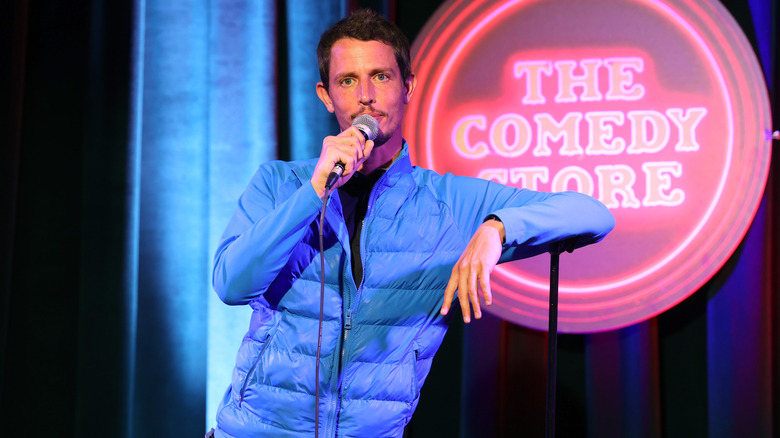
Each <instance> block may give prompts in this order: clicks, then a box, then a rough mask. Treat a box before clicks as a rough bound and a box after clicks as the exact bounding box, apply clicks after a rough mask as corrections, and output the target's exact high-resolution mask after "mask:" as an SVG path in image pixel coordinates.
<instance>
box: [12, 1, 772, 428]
mask: <svg viewBox="0 0 780 438" xmlns="http://www.w3.org/2000/svg"><path fill="white" fill-rule="evenodd" d="M440 3H442V2H441V1H440V0H430V1H421V2H415V4H414V5H410V4H405V3H403V2H395V1H392V0H383V1H353V0H334V1H316V0H302V1H271V0H202V1H195V0H181V1H177V2H167V1H159V0H157V1H153V0H116V1H111V2H109V1H107V0H72V1H69V2H58V1H56V0H42V1H36V2H31V1H27V0H17V1H14V2H6V3H5V4H4V5H3V6H0V8H2V9H0V32H2V38H3V41H5V42H7V43H6V44H5V45H3V46H2V48H1V49H2V52H0V53H1V54H2V58H1V60H2V61H3V63H2V65H4V66H6V67H5V68H6V71H7V72H8V73H9V74H8V75H7V79H6V81H5V82H4V83H3V85H2V87H1V88H0V91H2V94H0V97H2V99H0V101H2V102H3V104H2V105H3V107H2V108H3V111H4V112H3V113H2V116H3V117H0V123H2V124H3V127H4V128H6V129H4V130H3V135H4V137H3V140H4V145H8V147H4V148H3V149H2V154H3V155H2V156H0V176H1V177H2V179H0V180H1V181H2V184H3V186H2V189H3V190H2V192H1V193H0V194H2V199H0V200H1V201H2V212H3V214H2V217H1V219H2V222H0V229H1V231H2V234H0V235H1V236H2V239H1V240H0V243H1V244H2V246H0V250H1V252H0V275H1V277H0V287H2V301H0V304H1V305H2V308H0V329H2V333H0V424H3V425H4V426H5V427H6V429H7V430H6V432H7V433H8V434H9V435H24V436H27V435H34V436H62V435H65V436H67V435H74V436H100V437H104V436H114V437H134V436H199V434H202V433H203V432H204V430H207V429H208V428H209V427H211V426H213V425H214V421H215V420H214V418H215V410H216V407H217V404H218V401H219V399H220V397H221V395H222V393H223V391H224V390H225V388H226V386H227V384H228V382H229V380H230V379H229V375H230V373H231V371H232V365H233V361H234V355H235V352H236V350H237V348H238V344H239V342H240V340H241V337H242V336H243V334H244V332H245V330H246V326H247V322H248V312H249V310H248V309H247V308H244V307H229V306H226V305H224V304H222V303H221V302H220V301H219V300H218V299H217V297H216V295H215V294H214V293H213V292H212V291H211V287H210V272H211V258H212V255H213V253H214V248H215V245H216V243H217V241H218V239H219V235H220V234H221V232H222V229H223V228H224V226H225V224H226V223H227V220H228V218H229V217H230V215H231V214H232V211H233V209H234V208H235V203H236V200H237V198H238V196H239V194H240V193H241V191H242V190H243V189H244V187H245V185H246V183H247V182H248V180H249V178H250V176H251V175H252V173H253V172H254V170H255V169H256V167H257V166H258V165H259V164H260V163H262V162H264V161H268V160H271V159H277V158H279V159H299V158H308V157H314V156H316V155H318V153H319V149H320V146H321V141H322V140H321V139H322V138H323V137H324V136H325V135H328V134H330V133H332V132H335V131H336V129H337V127H336V125H335V122H334V120H333V117H332V116H331V115H330V114H329V113H327V112H326V111H325V110H324V108H323V107H322V104H321V103H320V101H319V100H318V99H317V98H316V95H315V92H314V84H315V83H316V82H317V81H318V80H319V75H318V72H317V68H316V57H315V54H314V49H315V46H316V43H317V41H318V38H319V35H320V33H321V32H322V30H324V29H325V28H326V27H327V26H329V25H330V24H332V23H334V22H335V21H337V20H338V19H339V18H341V17H342V16H344V15H345V14H346V12H347V11H348V10H350V9H352V8H354V7H357V6H371V7H374V8H376V9H380V10H382V11H383V12H385V13H386V14H387V15H389V16H390V17H391V18H392V19H394V20H395V21H396V22H397V23H398V24H399V25H400V26H401V28H402V29H403V30H404V31H405V32H406V33H407V35H409V36H410V38H413V37H414V36H415V35H416V33H417V32H418V31H419V29H420V28H421V27H422V25H423V24H424V22H425V20H426V19H427V17H428V16H430V15H431V14H432V13H433V11H434V10H435V8H436V7H437V6H438V5H439V4H440ZM723 3H724V4H725V5H726V6H727V8H729V10H730V11H731V12H732V14H734V15H735V17H736V18H737V20H738V22H739V23H740V24H741V25H742V26H743V29H744V30H745V33H746V34H747V35H748V37H749V39H750V40H751V42H752V43H753V46H754V48H755V50H756V53H757V54H758V56H759V58H760V60H761V62H762V64H763V67H764V71H765V72H766V75H767V82H768V84H769V85H770V88H772V96H777V91H776V89H775V88H773V87H772V85H774V84H776V83H777V69H776V64H775V60H774V57H775V55H776V53H777V46H776V40H777V28H778V22H777V2H776V1H774V0H750V1H749V2H740V1H729V0H723ZM6 60H7V62H5V61H6ZM777 117H778V116H777V115H775V119H776V120H777ZM778 126H780V125H778ZM774 162H775V163H776V162H777V158H775V159H774ZM775 167H776V165H775ZM779 183H780V179H778V176H777V172H774V173H773V174H772V176H771V177H770V183H769V187H768V190H767V195H766V196H765V199H764V202H763V204H762V206H761V208H760V210H759V212H758V214H757V216H756V219H755V221H754V223H753V226H752V227H751V229H750V231H749V233H748V235H747V237H746V238H745V239H744V241H743V242H742V244H741V245H740V247H739V249H738V250H737V252H736V253H735V254H734V255H733V256H732V258H731V259H730V260H729V261H728V263H727V264H726V266H724V268H723V269H722V270H721V271H720V272H719V273H718V274H717V275H716V276H715V277H714V278H713V279H712V280H711V281H710V282H708V283H707V284H706V285H705V286H704V287H703V288H702V289H701V290H700V291H698V292H696V293H695V294H694V295H693V296H691V297H690V298H689V299H687V300H685V301H684V302H683V303H681V304H679V305H678V306H676V307H674V308H673V309H670V310H669V311H667V312H665V313H663V314H662V315H660V316H658V317H656V318H653V319H651V320H649V321H646V322H644V323H641V324H637V325H635V326H632V327H628V328H625V329H622V330H617V331H612V332H605V333H598V334H591V335H564V336H561V338H560V340H559V349H560V351H559V377H558V382H559V384H558V388H559V393H558V403H559V406H558V420H559V423H558V424H559V425H558V431H559V434H560V435H561V436H565V435H568V436H584V435H587V436H591V437H600V436H637V437H644V436H648V437H656V436H686V437H691V436H709V437H719V436H724V437H725V436H757V437H760V436H766V437H768V436H773V434H776V430H777V427H778V426H777V425H776V424H775V422H774V418H780V412H779V407H780V403H778V400H780V390H778V385H777V382H778V381H780V372H779V371H778V368H777V364H778V363H780V354H778V352H780V346H779V343H778V339H780V323H778V322H777V320H778V318H777V315H778V314H780V305H778V303H779V302H780V301H779V300H777V299H776V297H775V296H774V292H775V291H776V290H778V287H777V284H778V283H777V274H775V273H774V272H779V271H780V269H778V261H779V260H780V255H778V253H777V251H778V248H780V237H778V236H780V229H778V223H780V221H778V220H777V217H778V213H780V212H778V205H779V203H778V202H777V201H776V199H774V198H773V196H774V193H775V191H776V190H777V188H778V184H779ZM561 271H562V275H565V272H566V257H565V255H564V256H563V257H562V267H561ZM545 372H546V335H545V333H542V332H535V331H532V330H528V329H524V328H522V327H517V326H513V325H511V324H508V323H506V322H503V321H500V320H498V319H497V318H494V317H491V316H487V317H486V318H484V319H483V320H481V321H480V322H479V324H472V325H470V326H469V327H464V326H463V325H462V324H458V323H456V324H454V325H453V327H452V328H451V330H450V333H449V334H448V336H447V339H445V342H444V344H443V346H442V348H441V350H440V352H439V354H438V356H437V360H436V362H435V363H434V369H433V371H432V374H431V375H430V377H429V380H428V382H427V383H426V386H425V388H424V390H423V393H422V394H423V395H422V398H421V402H420V405H419V407H418V411H417V413H416V415H415V417H414V418H413V420H412V423H411V424H410V425H409V427H408V428H407V432H406V436H408V437H428V436H464V437H468V436H519V435H522V436H540V435H542V434H543V433H544V420H543V419H544V400H545V394H544V391H545V383H544V379H545Z"/></svg>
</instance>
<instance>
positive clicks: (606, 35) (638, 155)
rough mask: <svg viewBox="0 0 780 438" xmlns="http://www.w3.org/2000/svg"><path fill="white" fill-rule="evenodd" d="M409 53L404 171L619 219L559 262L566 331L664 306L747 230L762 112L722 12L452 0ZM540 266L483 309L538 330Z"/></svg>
mask: <svg viewBox="0 0 780 438" xmlns="http://www.w3.org/2000/svg"><path fill="white" fill-rule="evenodd" d="M412 52H413V70H414V71H415V72H416V74H417V77H418V81H419V86H418V87H417V91H416V93H417V94H416V95H415V98H414V100H413V101H412V102H411V103H410V105H409V108H408V109H407V114H406V118H405V122H404V134H405V136H406V138H407V140H408V141H409V143H410V145H411V148H412V150H411V154H412V160H413V161H414V162H415V163H417V164H420V165H422V166H423V167H427V168H430V169H433V170H436V171H437V172H440V173H444V172H453V173H456V174H461V175H470V176H475V177H479V178H484V179H490V180H494V181H498V182H501V183H503V184H507V185H512V186H516V187H525V188H530V189H533V190H542V191H552V192H558V191H563V190H576V191H579V192H582V193H586V194H589V195H591V196H593V197H595V198H598V199H599V200H600V201H602V202H603V203H604V204H605V205H607V206H608V207H609V208H610V209H611V211H612V213H613V214H614V215H615V218H616V221H617V226H616V228H615V230H614V231H613V232H612V233H611V234H610V235H609V236H608V237H607V238H606V239H605V240H604V241H602V242H601V243H599V244H598V245H594V246H590V247H586V248H583V249H580V250H577V251H575V252H574V253H573V254H570V255H569V254H567V255H566V256H564V257H562V261H561V263H562V269H561V271H562V276H561V281H560V305H559V328H560V330H561V331H564V332H570V333H578V332H593V331H602V330H609V329H614V328H619V327H623V326H627V325H630V324H634V323H636V322H639V321H642V320H644V319H647V318H649V317H652V316H654V315H656V314H658V313H660V312H662V311H664V310H666V309H668V308H669V307H671V306H673V305H675V304H676V303H678V302H680V301H681V300H683V299H684V298H686V297H687V296H689V295H690V294H691V293H693V292H694V291H696V290H697V289H698V288H699V287H701V286H702V285H703V284H704V283H705V282H706V281H707V280H708V279H709V278H711V277H712V275H713V274H714V273H715V272H717V270H718V269H720V267H721V266H722V265H723V264H724V263H725V261H726V260H727V259H728V257H729V256H730V255H731V254H732V252H733V251H734V249H736V247H737V245H738V244H739V242H740V241H741V240H742V238H743V237H744V235H745V233H746V232H747V229H748V227H749V226H750V223H751V221H752V219H753V216H754V215H755V212H756V210H757V208H758V205H759V202H760V200H761V196H762V193H763V189H764V186H765V184H766V179H767V176H768V171H769V163H770V148H771V143H770V142H771V139H770V137H769V133H770V132H771V130H770V128H771V126H770V123H771V117H770V114H769V106H768V99H767V93H766V87H765V85H764V81H763V76H762V75H761V69H760V67H759V65H758V62H757V61H756V59H755V56H754V54H753V52H752V49H751V48H750V45H749V43H748V42H747V39H746V38H745V37H744V35H743V34H742V32H741V30H740V29H739V27H738V25H737V24H736V23H735V22H734V20H733V18H731V16H730V15H729V14H728V12H727V11H726V10H725V9H724V8H723V7H722V6H721V5H720V4H719V3H717V2H715V1H710V2H708V1H701V0H696V1H694V0H629V1H617V0H602V1H588V2H582V1H580V0H556V1H555V2H544V1H538V0H503V1H502V0H492V1H486V2H469V1H464V0H454V1H450V2H448V3H446V4H444V5H443V6H442V7H440V8H439V10H438V11H437V12H436V14H435V15H434V16H433V17H432V18H431V19H430V20H429V21H428V23H427V24H426V26H425V28H424V29H423V31H422V32H421V34H420V35H419V36H418V37H417V39H416V40H415V42H414V45H413V49H412ZM572 220H576V218H572ZM548 263H549V260H548V258H545V257H536V258H533V259H528V260H522V261H518V262H513V263H508V264H504V265H500V266H498V267H497V268H496V270H495V271H494V273H493V283H492V288H493V294H494V303H495V304H494V305H493V306H491V307H489V308H488V310H489V311H491V312H492V313H495V314H497V315H499V316H501V317H503V318H505V319H508V320H510V321H513V322H515V323H518V324H521V325H524V326H528V327H532V328H537V329H545V328H546V326H547V312H548V310H547V309H548V276H549V274H548V269H549V266H548Z"/></svg>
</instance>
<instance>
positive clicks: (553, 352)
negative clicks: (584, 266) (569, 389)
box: [545, 237, 577, 438]
mask: <svg viewBox="0 0 780 438" xmlns="http://www.w3.org/2000/svg"><path fill="white" fill-rule="evenodd" d="M576 240H577V238H576V237H574V238H570V239H567V240H565V241H563V242H555V243H553V244H552V245H550V310H549V317H548V325H547V428H546V430H545V437H546V438H555V393H556V386H557V381H556V380H557V374H558V266H559V262H560V255H561V253H562V252H563V251H568V252H572V251H574V244H575V242H576Z"/></svg>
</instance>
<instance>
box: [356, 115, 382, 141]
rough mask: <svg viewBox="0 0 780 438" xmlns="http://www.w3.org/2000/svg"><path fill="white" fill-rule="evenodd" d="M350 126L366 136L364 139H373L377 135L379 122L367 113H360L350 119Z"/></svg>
mask: <svg viewBox="0 0 780 438" xmlns="http://www.w3.org/2000/svg"><path fill="white" fill-rule="evenodd" d="M352 126H355V127H357V129H359V130H360V132H362V133H363V135H365V136H366V140H374V139H375V138H376V136H377V135H379V122H377V121H376V119H375V118H373V117H371V116H369V115H368V114H361V115H359V116H357V117H355V120H353V121H352Z"/></svg>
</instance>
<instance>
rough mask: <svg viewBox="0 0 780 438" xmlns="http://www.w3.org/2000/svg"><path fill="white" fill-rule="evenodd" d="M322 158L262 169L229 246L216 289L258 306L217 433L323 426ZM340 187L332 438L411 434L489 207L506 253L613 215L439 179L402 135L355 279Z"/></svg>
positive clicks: (334, 254)
mask: <svg viewBox="0 0 780 438" xmlns="http://www.w3.org/2000/svg"><path fill="white" fill-rule="evenodd" d="M315 164H316V161H315V160H311V161H304V162H292V163H285V162H271V163H267V164H264V165H263V166H261V167H260V169H259V170H258V172H257V173H256V174H255V176H254V177H253V178H252V181H251V183H250V185H249V187H248V188H247V190H246V191H245V193H244V194H243V195H242V197H241V199H240V201H239V207H238V210H237V211H236V213H235V214H234V216H233V218H232V220H231V222H230V224H229V225H228V227H227V229H226V231H225V233H224V235H223V238H222V241H221V242H220V244H219V248H218V250H217V254H216V260H215V266H214V279H213V280H214V287H215V289H216V291H217V293H218V294H219V296H220V298H221V299H222V300H223V301H225V302H226V303H228V304H246V303H248V304H249V305H250V306H251V307H252V309H253V314H252V318H251V322H250V327H249V331H248V333H247V334H246V336H245V338H244V340H243V344H242V345H241V348H240V349H239V352H238V356H237V358H236V367H235V369H234V371H233V382H232V385H231V386H230V387H229V388H228V390H227V392H226V393H225V396H224V398H223V400H222V403H221V404H220V407H219V411H218V414H217V425H218V428H217V431H216V436H217V437H269V436H274V437H276V436H279V437H292V436H295V437H297V436H305V437H311V436H313V434H314V416H315V405H314V400H315V396H314V394H315V380H314V375H315V365H316V364H315V355H316V351H317V332H318V330H317V324H318V318H319V308H320V300H319V296H320V253H319V238H318V222H319V211H320V209H321V208H322V201H321V200H320V199H319V198H318V196H317V195H316V193H315V191H314V189H313V188H312V186H311V184H310V183H309V179H310V177H311V173H312V171H313V169H314V165H315ZM337 196H338V194H337V193H335V194H334V195H333V196H332V198H331V200H330V202H329V203H328V206H327V211H326V216H325V218H326V219H325V222H326V225H325V232H324V246H325V273H324V276H325V283H326V284H325V301H324V314H325V317H324V323H323V335H322V356H321V360H320V376H319V380H320V385H321V386H320V388H321V389H320V401H319V403H320V418H319V427H320V436H322V437H332V436H339V437H398V436H401V435H402V434H403V429H404V426H405V425H406V424H407V423H408V421H409V419H410V418H411V416H412V412H414V409H415V407H416V406H417V401H418V398H419V395H420V388H421V387H422V385H423V382H424V381H425V378H426V376H427V374H428V371H429V370H430V367H431V361H432V359H433V355H434V353H435V352H436V350H437V349H438V348H439V345H440V344H441V341H442V339H443V337H444V334H445V332H446V330H447V323H448V320H449V317H450V316H448V317H442V316H441V315H440V314H439V310H440V308H441V305H442V301H443V293H444V289H445V288H446V285H447V282H448V280H449V277H450V273H451V270H452V266H453V265H454V263H455V262H456V261H457V259H458V257H460V255H461V253H462V252H463V250H464V248H465V247H466V244H467V243H468V241H469V239H470V237H471V236H472V234H473V233H474V232H475V231H476V229H477V227H478V226H479V225H480V224H481V223H482V222H483V220H484V219H485V217H486V216H488V215H489V214H495V215H496V216H498V217H499V218H500V219H501V220H502V222H503V223H504V227H505V229H506V245H505V246H504V248H503V255H502V258H501V260H502V261H507V260H512V259H518V258H522V257H527V256H531V255H536V254H539V253H542V252H545V251H547V249H548V244H549V243H550V242H552V241H555V240H558V239H562V238H567V237H570V236H574V235H579V236H580V237H579V240H578V243H579V245H580V246H581V245H584V244H587V243H592V242H595V241H598V240H599V239H601V238H602V237H603V236H604V235H606V234H607V233H608V232H609V230H611V229H612V227H613V226H614V218H613V217H612V215H611V214H610V213H609V211H608V210H607V209H606V208H605V207H604V206H603V205H602V204H601V203H599V202H598V201H596V200H594V199H593V198H591V197H588V196H585V195H581V194H579V193H574V192H567V193H560V194H548V193H539V192H532V191H528V190H517V189H513V188H508V187H505V186H502V185H499V184H495V183H492V182H487V181H483V180H479V179H474V178H466V177H456V176H453V175H451V174H447V175H443V176H440V175H438V174H436V173H435V172H432V171H429V170H425V169H421V168H417V167H413V166H412V165H411V163H410V161H409V157H408V150H407V146H406V145H404V150H403V151H402V153H401V156H400V157H399V158H398V159H397V160H396V161H395V162H394V163H393V165H392V166H391V167H390V169H389V170H388V171H387V172H386V173H385V174H384V175H383V176H382V177H381V178H380V179H379V181H378V182H377V183H376V186H375V187H374V189H373V191H372V193H371V196H370V199H369V206H368V212H367V214H366V217H365V220H364V226H363V230H362V234H361V239H360V254H361V258H362V262H363V266H364V273H363V275H364V276H363V282H362V283H361V286H360V287H359V288H356V287H355V282H354V280H353V277H352V272H351V263H350V257H351V254H350V243H349V236H348V233H347V228H346V226H345V225H344V220H343V218H342V213H341V203H340V202H339V200H338V198H337ZM573 218H576V219H573ZM458 313H459V312H455V311H453V312H450V315H453V314H458Z"/></svg>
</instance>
